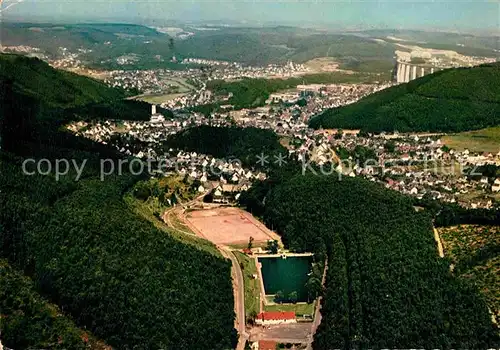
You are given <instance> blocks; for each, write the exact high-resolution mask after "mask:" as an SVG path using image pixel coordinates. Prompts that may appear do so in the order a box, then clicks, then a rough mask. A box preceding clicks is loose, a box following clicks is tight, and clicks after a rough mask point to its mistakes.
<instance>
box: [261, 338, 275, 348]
mask: <svg viewBox="0 0 500 350" xmlns="http://www.w3.org/2000/svg"><path fill="white" fill-rule="evenodd" d="M276 345H277V343H276V342H275V341H274V340H259V347H258V349H259V350H276Z"/></svg>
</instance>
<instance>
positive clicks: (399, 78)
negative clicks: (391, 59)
mask: <svg viewBox="0 0 500 350" xmlns="http://www.w3.org/2000/svg"><path fill="white" fill-rule="evenodd" d="M435 70H437V69H435V68H434V67H429V66H423V65H418V64H414V63H411V62H400V61H398V62H397V64H396V71H395V72H394V79H395V80H396V83H408V82H409V81H411V80H414V79H417V78H420V77H423V76H424V75H427V74H432V73H434V71H435Z"/></svg>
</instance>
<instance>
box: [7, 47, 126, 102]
mask: <svg viewBox="0 0 500 350" xmlns="http://www.w3.org/2000/svg"><path fill="white" fill-rule="evenodd" d="M0 79H1V80H2V81H6V80H9V79H10V80H12V81H13V83H14V88H15V91H16V92H19V93H22V94H24V95H27V96H30V97H32V98H34V99H36V101H38V102H39V103H40V104H43V105H46V106H48V107H65V108H67V107H75V106H83V105H86V104H88V103H96V102H104V101H108V102H109V101H112V100H117V99H122V98H124V97H125V91H122V90H118V89H111V88H109V87H108V86H106V85H105V84H104V83H103V82H99V81H97V80H94V79H91V78H87V77H83V76H79V75H77V74H74V73H70V72H66V71H62V70H56V69H53V68H51V67H50V66H49V65H48V64H47V63H45V62H43V61H41V60H38V59H33V58H28V57H24V56H19V55H8V54H0Z"/></svg>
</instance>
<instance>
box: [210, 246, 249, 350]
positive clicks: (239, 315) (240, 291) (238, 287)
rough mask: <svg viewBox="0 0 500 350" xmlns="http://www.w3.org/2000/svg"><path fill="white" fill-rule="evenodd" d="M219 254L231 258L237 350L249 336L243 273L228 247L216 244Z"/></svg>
mask: <svg viewBox="0 0 500 350" xmlns="http://www.w3.org/2000/svg"><path fill="white" fill-rule="evenodd" d="M217 248H219V250H220V252H221V254H222V255H223V256H225V257H226V258H228V259H229V260H231V263H232V265H233V266H232V269H231V274H232V275H233V287H234V311H235V312H236V322H235V327H236V329H237V330H238V334H239V340H238V346H237V348H236V349H237V350H244V349H245V343H246V341H247V339H248V337H249V335H248V334H247V332H246V324H245V322H246V320H245V284H244V281H243V273H242V272H241V269H240V264H239V263H238V259H236V257H235V256H234V254H233V253H232V252H231V250H230V249H229V248H228V247H224V246H217Z"/></svg>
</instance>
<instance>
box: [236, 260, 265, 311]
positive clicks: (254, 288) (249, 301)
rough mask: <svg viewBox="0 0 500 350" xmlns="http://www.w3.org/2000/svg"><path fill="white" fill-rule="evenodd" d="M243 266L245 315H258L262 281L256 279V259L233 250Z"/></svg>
mask: <svg viewBox="0 0 500 350" xmlns="http://www.w3.org/2000/svg"><path fill="white" fill-rule="evenodd" d="M233 254H234V255H235V256H236V259H238V262H239V263H240V266H241V267H242V273H243V280H244V283H245V315H246V317H247V318H248V317H249V316H250V315H252V314H254V315H257V314H258V313H259V311H260V307H259V305H260V283H259V279H258V278H257V279H254V278H253V275H258V274H257V266H256V265H255V259H254V258H251V257H249V256H248V255H245V254H243V253H240V252H233Z"/></svg>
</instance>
